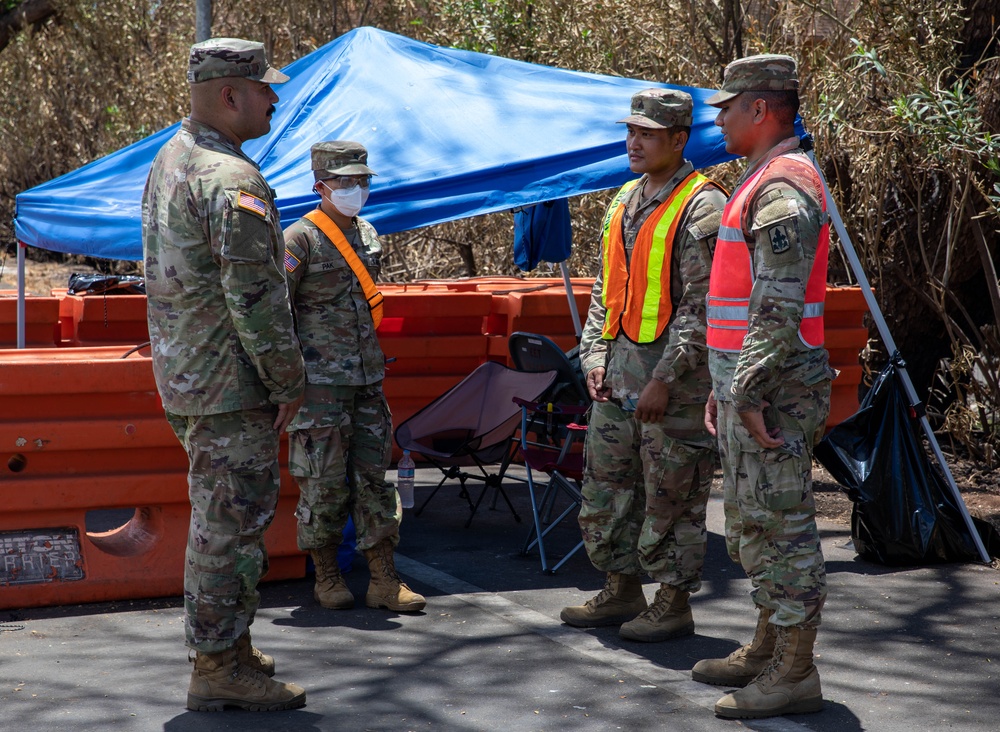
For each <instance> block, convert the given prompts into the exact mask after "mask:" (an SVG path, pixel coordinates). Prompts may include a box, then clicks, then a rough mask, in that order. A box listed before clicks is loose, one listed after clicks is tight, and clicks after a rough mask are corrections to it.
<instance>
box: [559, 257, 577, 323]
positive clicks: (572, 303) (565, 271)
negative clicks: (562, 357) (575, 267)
mask: <svg viewBox="0 0 1000 732" xmlns="http://www.w3.org/2000/svg"><path fill="white" fill-rule="evenodd" d="M559 269H560V271H562V276H563V285H564V286H565V287H566V299H567V300H569V314H570V317H571V318H573V330H574V331H575V332H576V341H577V343H579V342H580V339H581V338H582V337H583V326H581V325H580V313H579V311H577V309H576V293H574V292H573V283H572V282H570V279H569V267H567V266H566V262H560V263H559Z"/></svg>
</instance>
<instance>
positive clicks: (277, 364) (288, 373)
mask: <svg viewBox="0 0 1000 732" xmlns="http://www.w3.org/2000/svg"><path fill="white" fill-rule="evenodd" d="M142 240H143V252H144V258H145V275H146V295H147V299H148V319H149V337H150V341H151V343H152V360H153V373H154V376H155V377H156V385H157V388H158V389H159V392H160V397H161V398H162V400H163V407H164V409H165V410H166V411H168V412H172V413H174V414H180V415H199V414H218V413H222V412H232V411H237V410H243V409H253V408H257V407H261V406H264V405H266V404H267V403H268V402H272V403H275V404H283V403H288V402H291V401H294V400H295V399H297V398H298V397H299V396H300V395H301V394H302V389H303V383H304V373H303V367H302V355H301V353H300V351H299V344H298V341H297V340H296V338H295V331H294V328H293V323H292V314H291V310H290V308H289V304H288V294H287V290H286V289H285V282H284V279H283V277H282V273H281V268H280V264H279V261H280V260H279V257H280V255H281V248H282V247H281V230H280V229H279V227H278V211H277V209H276V208H275V206H274V192H273V191H272V190H271V188H270V187H269V186H268V185H267V182H266V181H265V180H264V178H263V176H261V174H260V171H259V169H258V168H257V165H256V164H255V163H254V162H253V161H252V160H250V159H249V158H247V157H246V156H245V155H243V153H242V152H240V150H239V149H238V148H237V147H236V146H235V145H234V144H233V143H232V142H231V141H230V140H229V139H227V138H226V137H225V136H224V135H222V134H221V133H220V132H218V131H216V130H214V129H213V128H211V127H209V126H207V125H204V124H200V123H198V122H195V121H193V120H191V119H185V120H184V121H183V122H182V123H181V127H180V129H179V130H178V131H177V134H175V135H174V136H173V137H172V138H171V139H170V140H169V141H168V142H167V143H166V144H165V145H164V146H163V148H162V149H161V150H160V152H159V153H157V155H156V159H155V160H154V161H153V166H152V168H151V169H150V171H149V178H148V180H147V181H146V189H145V191H144V192H143V197H142Z"/></svg>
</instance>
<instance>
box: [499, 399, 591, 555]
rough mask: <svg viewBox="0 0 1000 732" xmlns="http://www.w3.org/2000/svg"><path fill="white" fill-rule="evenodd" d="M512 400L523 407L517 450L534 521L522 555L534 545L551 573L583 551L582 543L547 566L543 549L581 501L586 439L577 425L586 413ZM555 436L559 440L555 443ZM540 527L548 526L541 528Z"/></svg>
mask: <svg viewBox="0 0 1000 732" xmlns="http://www.w3.org/2000/svg"><path fill="white" fill-rule="evenodd" d="M514 401H515V402H517V404H518V406H519V407H521V430H520V449H521V456H522V457H523V458H524V468H525V472H526V474H527V482H528V496H529V497H530V500H531V517H532V526H531V529H530V530H529V531H528V536H527V538H525V540H524V546H523V547H522V548H521V553H522V554H527V553H528V552H530V551H531V550H532V549H533V548H534V547H536V546H537V547H538V555H539V558H540V559H541V562H542V571H543V572H555V571H556V570H558V569H559V568H560V567H561V566H563V564H565V563H566V562H567V561H568V560H569V558H570V557H572V556H573V555H574V554H576V553H577V552H578V551H580V549H582V548H583V540H582V539H581V540H579V541H578V542H577V543H576V545H575V546H573V548H572V549H570V550H569V551H568V552H567V553H565V554H564V555H563V557H562V559H560V560H559V561H558V562H556V563H555V564H554V565H552V566H551V567H550V566H549V554H550V552H549V549H547V548H546V546H547V545H546V537H547V536H548V535H549V534H550V533H551V532H552V530H553V529H555V528H556V527H557V526H558V525H559V524H560V523H561V522H562V521H563V520H564V519H566V518H569V517H570V516H574V515H576V513H577V512H578V511H579V508H580V504H581V503H582V502H583V495H582V493H581V492H580V487H581V482H582V481H583V453H582V452H581V451H580V449H579V448H580V447H582V445H581V444H580V442H579V441H580V440H581V439H582V438H583V436H584V435H585V434H586V431H587V428H586V426H584V425H582V424H579V422H580V421H582V418H583V416H584V415H585V414H586V412H587V407H585V406H582V405H567V404H563V405H559V404H552V403H551V402H531V401H527V400H524V399H517V398H515V399H514ZM555 423H558V425H559V427H560V428H559V429H554V425H555ZM536 435H540V437H537V436H536ZM553 435H559V436H560V437H559V438H558V439H553V437H552V436H553ZM539 474H541V475H545V476H547V477H548V481H547V482H544V483H543V482H540V477H541V476H540V475H539ZM560 496H562V497H564V498H567V499H568V502H567V505H566V507H565V508H563V510H562V511H561V512H560V513H559V515H558V516H556V517H555V518H553V517H552V514H553V513H554V512H555V506H556V502H557V499H558V498H559V497H560ZM543 524H547V526H545V528H542V526H543ZM549 548H551V546H550V547H549Z"/></svg>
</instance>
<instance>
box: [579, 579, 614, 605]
mask: <svg viewBox="0 0 1000 732" xmlns="http://www.w3.org/2000/svg"><path fill="white" fill-rule="evenodd" d="M614 594H615V593H614V590H613V589H612V587H611V578H608V579H606V580H605V581H604V589H602V590H601V591H600V592H598V593H597V594H596V595H595V596H594V597H592V598H590V599H589V600H587V602H586V605H588V606H589V607H597V606H599V605H603V604H604V603H605V602H607V601H608V600H609V599H610V598H612V597H614Z"/></svg>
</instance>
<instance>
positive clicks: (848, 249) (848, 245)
mask: <svg viewBox="0 0 1000 732" xmlns="http://www.w3.org/2000/svg"><path fill="white" fill-rule="evenodd" d="M803 143H804V144H803V147H804V148H805V149H806V151H807V153H808V154H809V159H810V160H812V164H813V167H814V168H816V172H817V173H818V174H819V179H820V181H822V183H823V193H824V194H825V195H826V211H827V213H828V214H829V215H830V220H831V221H832V222H833V227H834V229H835V230H836V231H837V235H838V236H839V237H840V244H841V246H842V247H843V248H844V253H845V254H846V255H847V261H848V262H849V263H850V265H851V269H852V270H853V271H854V276H855V277H857V279H858V285H860V286H861V294H862V295H864V297H865V302H866V303H867V304H868V310H869V311H870V312H871V316H872V318H873V319H874V320H875V326H876V327H877V328H878V333H879V335H880V336H881V337H882V342H883V343H885V347H886V349H887V350H888V351H889V354H890V355H891V354H895V353H898V349H897V348H896V342H895V341H894V340H893V338H892V333H890V332H889V325H888V324H887V323H886V322H885V317H883V315H882V310H881V308H879V306H878V302H877V301H876V300H875V294H874V293H873V292H872V286H871V283H870V282H869V281H868V277H867V275H865V270H864V268H863V267H862V266H861V259H860V258H859V257H858V254H857V252H856V251H855V250H854V243H853V242H852V241H851V237H850V235H849V234H848V233H847V229H846V227H845V226H844V220H843V219H842V218H841V216H840V211H839V210H838V209H837V203H836V201H834V200H833V196H832V195H831V193H830V186H829V185H827V182H826V176H824V175H823V171H822V170H821V169H820V167H819V164H818V163H817V162H816V155H815V154H814V153H813V150H812V139H811V137H808V136H807V138H804V139H803ZM901 361H902V359H901ZM897 373H898V374H899V377H900V380H901V381H902V382H903V388H904V389H905V390H906V397H907V399H909V401H910V406H915V405H917V404H919V403H920V402H921V400H920V399H919V398H918V397H917V392H916V389H914V388H913V382H912V381H911V380H910V375H909V374H908V373H907V371H906V365H905V363H903V362H901V363H900V364H899V365H898V368H897ZM920 424H921V426H922V427H923V429H924V434H925V435H926V436H927V441H928V442H929V443H930V445H931V450H933V452H934V457H935V458H937V461H938V465H940V466H941V472H942V473H944V477H945V482H946V483H947V484H948V488H949V489H950V490H951V493H952V496H953V497H954V499H955V501H956V502H957V503H958V506H959V508H960V510H961V512H962V518H963V519H964V520H965V526H966V528H968V530H969V533H970V534H971V535H972V540H973V542H975V544H976V549H977V550H978V552H979V557H980V559H982V561H983V563H984V564H989V563H990V555H989V554H988V553H987V552H986V547H985V546H983V540H982V538H981V537H980V536H979V532H978V531H977V530H976V526H975V524H973V523H972V517H971V516H970V515H969V509H968V508H967V507H966V505H965V500H964V499H963V498H962V494H961V492H960V491H959V490H958V485H957V484H956V483H955V478H954V476H953V475H952V474H951V469H950V468H949V467H948V463H947V462H946V461H945V459H944V454H943V453H942V452H941V446H940V445H939V444H938V441H937V437H936V436H935V435H934V430H933V429H931V423H930V421H929V420H928V419H927V415H926V414H921V415H920Z"/></svg>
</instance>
